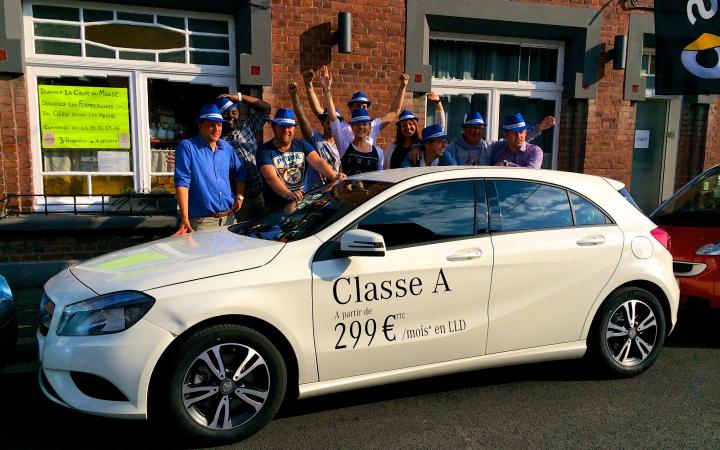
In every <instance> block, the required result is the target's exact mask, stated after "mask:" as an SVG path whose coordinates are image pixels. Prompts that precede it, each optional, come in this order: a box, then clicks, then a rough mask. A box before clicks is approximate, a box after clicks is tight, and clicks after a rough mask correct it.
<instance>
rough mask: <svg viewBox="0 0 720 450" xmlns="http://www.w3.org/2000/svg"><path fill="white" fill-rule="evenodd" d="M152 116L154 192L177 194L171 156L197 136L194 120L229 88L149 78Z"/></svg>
mask: <svg viewBox="0 0 720 450" xmlns="http://www.w3.org/2000/svg"><path fill="white" fill-rule="evenodd" d="M147 92H148V111H149V113H150V130H149V132H150V148H151V150H150V155H151V157H150V175H151V179H150V185H151V188H152V189H154V190H159V189H162V190H164V191H166V192H175V185H174V181H173V177H172V174H173V171H174V170H175V168H174V167H173V165H171V164H169V163H168V162H167V155H168V153H170V152H172V151H174V150H175V147H176V146H177V144H178V143H179V142H180V140H182V139H184V138H186V137H191V136H194V135H196V134H197V133H198V130H197V125H196V124H195V117H196V115H197V111H198V110H199V109H200V107H201V106H202V105H203V104H206V103H209V102H210V101H212V100H213V99H214V98H216V97H217V96H218V95H220V94H222V93H224V92H227V89H226V88H220V87H216V86H209V85H204V84H187V83H179V82H172V81H167V80H160V79H149V80H148V84H147Z"/></svg>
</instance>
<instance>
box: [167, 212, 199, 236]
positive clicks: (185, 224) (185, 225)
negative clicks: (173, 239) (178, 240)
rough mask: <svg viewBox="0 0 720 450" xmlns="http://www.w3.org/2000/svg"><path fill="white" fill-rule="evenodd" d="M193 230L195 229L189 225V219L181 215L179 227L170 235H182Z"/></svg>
mask: <svg viewBox="0 0 720 450" xmlns="http://www.w3.org/2000/svg"><path fill="white" fill-rule="evenodd" d="M194 231H195V230H193V227H191V226H190V219H188V218H187V217H183V218H182V222H181V223H180V227H179V228H178V229H177V231H176V232H174V233H173V234H172V235H173V236H182V235H184V234H186V233H192V232H194Z"/></svg>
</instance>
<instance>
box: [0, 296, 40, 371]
mask: <svg viewBox="0 0 720 450" xmlns="http://www.w3.org/2000/svg"><path fill="white" fill-rule="evenodd" d="M41 295H42V287H32V288H20V289H13V297H14V298H15V308H16V309H17V315H18V341H17V345H16V346H15V352H14V353H13V355H12V356H11V358H10V361H9V362H8V364H7V365H6V366H5V368H4V369H2V370H1V371H0V373H2V374H10V373H18V372H26V371H35V370H36V369H37V367H38V366H37V359H38V347H37V339H36V338H35V331H36V330H37V327H38V308H39V306H40V296H41Z"/></svg>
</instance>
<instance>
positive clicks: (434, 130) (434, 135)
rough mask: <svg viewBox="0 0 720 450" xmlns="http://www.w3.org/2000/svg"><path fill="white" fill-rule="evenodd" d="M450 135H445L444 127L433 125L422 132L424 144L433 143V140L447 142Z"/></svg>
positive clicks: (437, 124)
mask: <svg viewBox="0 0 720 450" xmlns="http://www.w3.org/2000/svg"><path fill="white" fill-rule="evenodd" d="M447 138H448V135H447V134H446V133H445V130H443V127H442V126H441V125H440V124H439V123H436V124H433V125H430V126H427V127H425V128H423V130H422V143H423V144H424V143H426V142H427V141H431V140H433V139H446V140H447Z"/></svg>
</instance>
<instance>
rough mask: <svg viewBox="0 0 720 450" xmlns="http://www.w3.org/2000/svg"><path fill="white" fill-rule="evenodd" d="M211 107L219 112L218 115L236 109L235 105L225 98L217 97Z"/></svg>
mask: <svg viewBox="0 0 720 450" xmlns="http://www.w3.org/2000/svg"><path fill="white" fill-rule="evenodd" d="M213 105H215V107H216V108H217V109H218V110H220V114H222V113H224V112H225V111H230V110H231V109H233V108H237V105H236V104H235V103H234V102H233V101H232V100H230V99H229V98H227V97H219V98H216V99H215V100H213Z"/></svg>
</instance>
